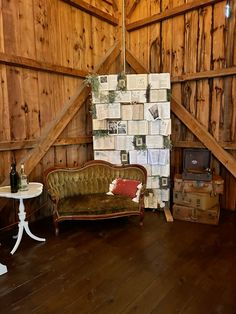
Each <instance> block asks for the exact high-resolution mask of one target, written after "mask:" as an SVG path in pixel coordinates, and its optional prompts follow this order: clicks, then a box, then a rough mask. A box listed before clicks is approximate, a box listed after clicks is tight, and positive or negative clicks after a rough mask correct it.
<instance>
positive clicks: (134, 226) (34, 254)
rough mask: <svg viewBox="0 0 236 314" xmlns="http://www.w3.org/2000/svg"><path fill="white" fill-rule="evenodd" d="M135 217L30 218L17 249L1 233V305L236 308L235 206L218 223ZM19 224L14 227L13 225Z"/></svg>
mask: <svg viewBox="0 0 236 314" xmlns="http://www.w3.org/2000/svg"><path fill="white" fill-rule="evenodd" d="M138 222H139V221H138V218H137V217H132V218H124V219H114V220H106V221H97V222H75V221H74V222H65V223H62V224H61V225H60V226H61V229H60V230H61V231H60V235H59V236H58V237H56V236H54V233H53V228H52V224H51V221H50V220H49V219H47V220H43V221H39V222H37V223H34V224H31V225H30V227H31V230H32V231H33V233H35V234H36V235H38V236H42V237H46V238H47V241H46V243H39V242H37V241H34V240H32V239H30V238H29V237H28V236H26V235H25V234H24V236H23V240H22V242H21V244H20V246H19V248H18V250H17V251H16V253H15V254H14V255H13V256H10V250H11V249H12V247H13V245H14V240H13V239H12V238H11V235H12V233H9V232H8V233H4V234H1V239H0V240H1V243H2V245H1V247H0V261H1V262H3V263H5V264H7V266H8V273H7V274H5V275H2V276H0V313H4V314H5V313H21V314H26V313H43V314H45V313H76V314H77V313H82V314H83V313H96V314H97V313H101V314H106V313H108V314H114V313H115V314H116V313H124V314H128V313H129V314H131V313H140V314H146V313H157V314H168V313H170V314H172V313H184V314H199V313H200V314H205V313H207V314H209V313H222V314H230V313H234V314H235V313H236V213H235V212H228V211H224V212H222V213H221V218H220V224H219V225H218V226H210V225H203V224H194V223H190V222H183V221H177V220H176V221H174V223H167V222H166V220H165V218H164V215H163V214H162V213H152V212H147V213H146V215H145V220H144V228H143V229H139V225H138ZM14 231H16V229H15V230H14Z"/></svg>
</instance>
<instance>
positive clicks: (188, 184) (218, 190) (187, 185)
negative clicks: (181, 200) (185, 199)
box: [174, 174, 224, 195]
mask: <svg viewBox="0 0 236 314" xmlns="http://www.w3.org/2000/svg"><path fill="white" fill-rule="evenodd" d="M174 190H175V191H176V192H182V193H186V192H190V193H210V194H211V195H216V194H223V192H224V180H223V179H222V178H221V177H220V176H217V175H214V176H213V178H212V180H211V181H198V180H183V179H182V175H181V174H176V175H175V177H174Z"/></svg>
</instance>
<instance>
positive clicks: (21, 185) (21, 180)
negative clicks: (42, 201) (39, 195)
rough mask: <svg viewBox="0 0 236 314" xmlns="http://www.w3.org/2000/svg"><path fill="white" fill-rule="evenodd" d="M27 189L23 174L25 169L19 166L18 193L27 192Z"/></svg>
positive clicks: (25, 176) (26, 180) (25, 178)
mask: <svg viewBox="0 0 236 314" xmlns="http://www.w3.org/2000/svg"><path fill="white" fill-rule="evenodd" d="M28 189H29V188H28V178H27V175H26V174H25V167H24V164H21V166H20V182H19V190H20V191H27V190H28Z"/></svg>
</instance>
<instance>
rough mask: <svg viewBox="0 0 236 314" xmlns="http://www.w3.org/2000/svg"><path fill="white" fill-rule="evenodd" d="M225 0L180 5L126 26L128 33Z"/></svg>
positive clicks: (197, 1) (203, 0)
mask: <svg viewBox="0 0 236 314" xmlns="http://www.w3.org/2000/svg"><path fill="white" fill-rule="evenodd" d="M222 1H223V0H196V1H194V2H189V3H186V4H183V5H180V6H178V7H175V8H173V9H169V10H166V11H165V12H161V13H158V14H154V15H153V16H150V17H147V18H144V19H141V20H139V21H136V22H133V23H129V24H127V25H126V30H127V31H134V30H137V29H139V28H142V27H145V26H148V25H151V24H154V23H158V22H161V21H163V20H166V19H169V18H173V17H175V16H178V15H183V14H184V13H187V12H189V11H192V10H197V9H199V8H202V7H205V6H208V5H213V4H215V3H217V2H222Z"/></svg>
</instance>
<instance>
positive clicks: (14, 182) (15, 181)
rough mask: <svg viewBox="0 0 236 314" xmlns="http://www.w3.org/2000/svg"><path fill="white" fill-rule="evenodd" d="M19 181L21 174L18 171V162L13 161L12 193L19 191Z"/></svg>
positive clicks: (11, 173) (11, 175) (11, 172)
mask: <svg viewBox="0 0 236 314" xmlns="http://www.w3.org/2000/svg"><path fill="white" fill-rule="evenodd" d="M18 183H19V176H18V173H17V171H16V163H15V162H13V163H12V164H11V171H10V185H11V193H17V192H18Z"/></svg>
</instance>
